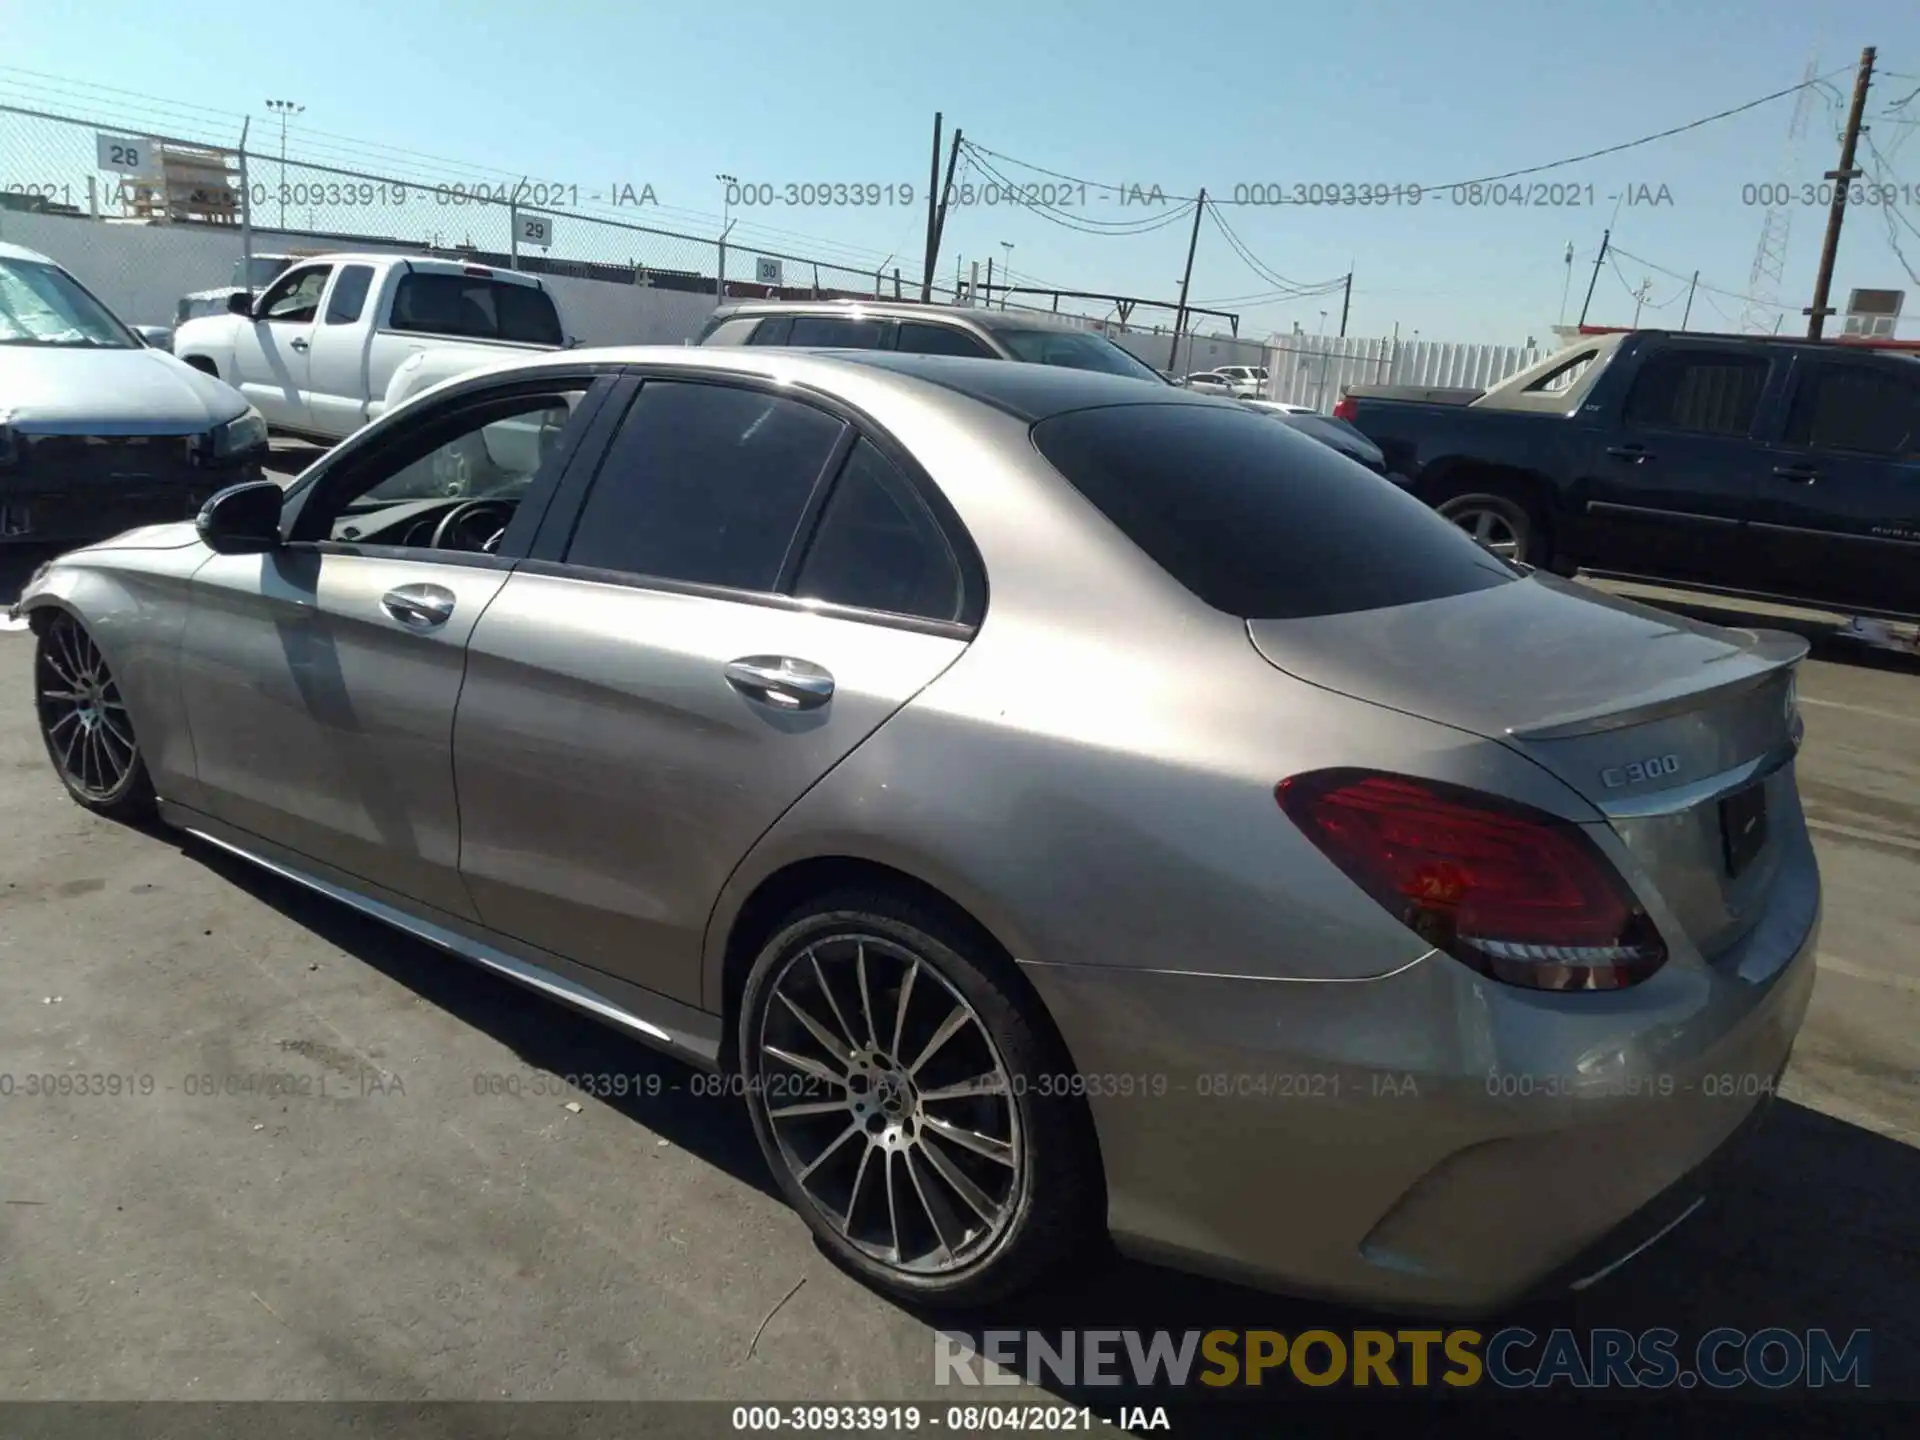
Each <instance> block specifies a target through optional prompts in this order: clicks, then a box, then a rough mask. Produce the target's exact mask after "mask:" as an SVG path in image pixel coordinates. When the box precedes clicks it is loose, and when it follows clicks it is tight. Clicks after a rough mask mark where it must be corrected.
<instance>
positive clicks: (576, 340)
mask: <svg viewBox="0 0 1920 1440" xmlns="http://www.w3.org/2000/svg"><path fill="white" fill-rule="evenodd" d="M566 348H567V349H569V350H578V349H579V348H580V337H579V336H578V335H569V336H567V344H566Z"/></svg>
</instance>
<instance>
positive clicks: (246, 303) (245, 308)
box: [227, 290, 253, 318]
mask: <svg viewBox="0 0 1920 1440" xmlns="http://www.w3.org/2000/svg"><path fill="white" fill-rule="evenodd" d="M227 313H228V314H229V315H245V316H247V317H248V318H252V315H253V292H252V291H251V290H236V291H234V292H233V294H231V295H229V296H227Z"/></svg>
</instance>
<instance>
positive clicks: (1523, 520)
mask: <svg viewBox="0 0 1920 1440" xmlns="http://www.w3.org/2000/svg"><path fill="white" fill-rule="evenodd" d="M1436 508H1437V509H1438V510H1439V512H1440V514H1441V515H1443V516H1445V517H1446V518H1447V519H1448V520H1451V521H1452V522H1453V523H1454V524H1456V525H1459V526H1460V527H1461V528H1462V529H1463V530H1465V531H1466V532H1467V533H1468V534H1469V535H1472V536H1473V537H1474V538H1475V539H1476V540H1479V541H1480V542H1481V543H1482V544H1485V545H1487V548H1488V549H1490V550H1493V552H1494V553H1495V554H1496V555H1501V556H1503V557H1504V558H1506V559H1508V560H1517V561H1519V562H1520V563H1521V564H1523V565H1532V566H1534V567H1536V568H1538V569H1542V570H1544V569H1548V568H1550V567H1551V565H1552V563H1553V555H1552V545H1551V543H1550V542H1549V539H1548V535H1547V527H1546V525H1545V524H1544V523H1543V522H1542V520H1541V518H1540V515H1539V513H1538V512H1537V511H1536V510H1535V509H1534V508H1533V506H1531V505H1529V504H1527V503H1526V502H1524V501H1522V500H1518V499H1515V498H1514V497H1513V496H1511V495H1502V494H1500V493H1499V492H1497V491H1492V490H1476V491H1469V492H1467V493H1464V494H1460V495H1453V496H1450V497H1448V498H1447V499H1446V500H1444V501H1442V502H1441V503H1440V505H1439V506H1438V507H1436ZM1487 522H1491V524H1490V526H1489V525H1488V523H1487ZM1501 527H1504V530H1505V534H1506V536H1510V537H1511V548H1503V546H1502V545H1501V544H1499V543H1490V539H1492V540H1497V539H1499V538H1500V528H1501ZM1488 528H1490V529H1491V530H1492V532H1493V534H1492V537H1490V536H1489V535H1488V534H1487V533H1484V531H1485V530H1486V529H1488Z"/></svg>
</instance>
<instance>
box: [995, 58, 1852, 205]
mask: <svg viewBox="0 0 1920 1440" xmlns="http://www.w3.org/2000/svg"><path fill="white" fill-rule="evenodd" d="M1850 72H1851V67H1844V68H1842V69H1839V70H1832V71H1829V72H1828V73H1827V74H1826V75H1821V76H1816V77H1815V78H1814V79H1812V80H1801V81H1799V82H1797V83H1796V84H1793V85H1789V86H1787V87H1786V88H1785V89H1784V90H1775V91H1773V92H1772V93H1770V94H1767V95H1762V96H1760V97H1758V98H1757V99H1753V100H1748V101H1746V102H1745V103H1744V104H1740V105H1733V106H1730V107H1728V108H1727V109H1725V110H1717V111H1715V112H1714V113H1713V114H1711V115H1703V116H1701V117H1700V118H1699V119H1698V120H1689V121H1687V122H1686V123H1685V124H1684V125H1673V126H1669V127H1668V128H1667V129H1665V130H1656V131H1655V132H1654V133H1653V134H1651V135H1642V136H1640V137H1639V138H1638V139H1634V140H1623V141H1621V142H1620V143H1619V144H1617V145H1605V146H1602V147H1601V148H1600V149H1598V150H1587V151H1583V152H1582V153H1580V154H1578V155H1569V156H1567V157H1565V158H1564V159H1560V160H1549V161H1547V162H1546V163H1545V164H1541V165H1527V166H1522V167H1521V168H1519V169H1517V170H1503V171H1501V172H1499V173H1498V174H1493V175H1480V176H1476V177H1475V178H1473V179H1471V180H1455V181H1450V182H1448V183H1447V184H1444V185H1421V186H1410V187H1408V188H1410V189H1419V190H1434V191H1441V190H1451V189H1453V188H1455V187H1456V186H1464V185H1487V184H1492V183H1493V182H1495V181H1499V180H1515V179H1518V178H1520V177H1521V176H1524V175H1542V174H1545V173H1546V172H1547V171H1549V170H1560V169H1564V168H1565V167H1566V166H1568V165H1580V164H1584V163H1585V162H1587V161H1589V160H1598V159H1600V158H1602V157H1603V156H1607V155H1618V154H1620V153H1621V152H1622V151H1625V150H1635V149H1638V148H1639V147H1640V146H1642V145H1651V144H1653V143H1654V142H1655V141H1657V140H1667V139H1671V138H1672V137H1673V136H1675V135H1684V134H1686V133H1687V132H1688V131H1690V130H1698V129H1700V128H1702V127H1703V126H1707V125H1713V124H1716V123H1718V122H1719V121H1721V120H1727V119H1730V118H1732V117H1733V116H1735V115H1741V114H1745V113H1746V112H1747V111H1749V110H1756V109H1758V108H1759V107H1760V106H1762V105H1768V104H1771V103H1772V102H1773V101H1775V100H1781V99H1784V98H1785V97H1787V96H1788V95H1796V94H1798V93H1799V92H1800V91H1802V90H1805V89H1806V88H1807V87H1808V86H1809V85H1818V84H1820V83H1821V82H1823V81H1825V80H1827V79H1829V78H1830V77H1831V76H1833V75H1842V74H1848V73H1850ZM966 145H967V148H968V149H970V150H975V151H977V152H979V153H980V154H984V155H991V156H993V157H994V158H995V159H996V160H1001V161H1004V162H1006V163H1007V164H1009V165H1017V166H1019V167H1020V168H1022V169H1024V170H1031V171H1033V172H1034V173H1035V174H1037V175H1046V176H1049V177H1051V178H1053V179H1055V180H1065V181H1068V182H1070V183H1072V184H1074V185H1084V186H1087V187H1088V188H1090V189H1099V190H1113V189H1119V188H1124V187H1117V186H1113V185H1108V184H1105V183H1103V182H1100V181H1095V180H1088V179H1086V178H1084V177H1083V176H1079V175H1072V174H1069V173H1067V172H1066V171H1063V170H1050V169H1048V168H1047V167H1046V166H1044V165H1036V164H1034V163H1033V162H1032V161H1029V160H1022V159H1020V158H1018V157H1017V156H1013V155H1007V154H1004V153H1003V152H1001V151H998V150H992V149H989V148H988V147H986V146H984V145H980V144H978V143H977V142H975V141H972V140H969V141H967V142H966ZM1165 198H1166V199H1168V200H1180V201H1185V202H1191V201H1192V200H1194V199H1195V197H1194V196H1192V195H1168V196H1166V197H1165ZM1215 203H1220V202H1215ZM1226 203H1229V204H1231V203H1233V202H1231V201H1229V202H1226ZM1280 203H1282V204H1287V203H1293V202H1288V201H1284V200H1283V201H1281V202H1280ZM1301 203H1306V202H1301Z"/></svg>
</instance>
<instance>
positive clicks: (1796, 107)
mask: <svg viewBox="0 0 1920 1440" xmlns="http://www.w3.org/2000/svg"><path fill="white" fill-rule="evenodd" d="M1819 74H1820V63H1819V57H1818V56H1815V57H1814V58H1812V59H1810V60H1808V61H1807V73H1806V75H1805V76H1804V77H1802V81H1801V85H1800V94H1799V95H1798V96H1797V97H1796V98H1795V100H1794V102H1793V122H1792V123H1791V124H1790V125H1789V126H1788V127H1787V148H1786V153H1785V154H1784V155H1783V156H1782V157H1781V160H1780V175H1779V183H1778V184H1776V185H1775V186H1773V187H1772V189H1771V191H1770V192H1769V193H1770V194H1773V195H1787V196H1789V197H1791V193H1792V187H1793V185H1794V183H1795V181H1796V179H1797V177H1798V175H1799V168H1798V167H1799V160H1800V141H1801V138H1802V137H1803V136H1804V135H1805V134H1806V133H1807V116H1808V115H1809V114H1811V113H1812V111H1813V81H1814V79H1815V78H1816V77H1817V76H1818V75H1819ZM1793 211H1794V207H1793V206H1792V205H1791V204H1787V205H1769V206H1768V207H1767V209H1766V214H1765V215H1764V216H1763V217H1762V218H1761V221H1760V245H1759V248H1758V249H1756V250H1755V251H1754V254H1753V273H1752V274H1751V275H1750V276H1748V283H1747V295H1748V296H1749V297H1750V298H1749V299H1748V301H1747V306H1746V309H1744V310H1743V311H1741V312H1740V328H1741V329H1742V330H1745V331H1748V332H1750V333H1752V334H1756V335H1770V334H1772V333H1773V329H1774V322H1775V321H1776V320H1777V319H1778V318H1779V300H1780V286H1781V283H1782V282H1781V277H1782V275H1783V274H1784V273H1785V271H1786V268H1787V240H1788V238H1789V235H1790V234H1791V232H1792V230H1793Z"/></svg>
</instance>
